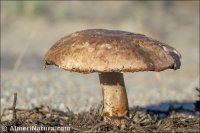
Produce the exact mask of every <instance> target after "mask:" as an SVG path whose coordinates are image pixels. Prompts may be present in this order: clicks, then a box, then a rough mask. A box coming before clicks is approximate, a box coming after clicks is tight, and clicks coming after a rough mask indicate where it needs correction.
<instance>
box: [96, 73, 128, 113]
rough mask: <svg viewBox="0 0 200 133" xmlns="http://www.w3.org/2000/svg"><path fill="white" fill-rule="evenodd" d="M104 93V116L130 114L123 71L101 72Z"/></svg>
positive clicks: (100, 77)
mask: <svg viewBox="0 0 200 133" xmlns="http://www.w3.org/2000/svg"><path fill="white" fill-rule="evenodd" d="M99 79H100V85H101V88H102V93H103V114H102V115H103V116H111V117H122V116H125V115H128V113H129V109H128V100H127V94H126V88H125V84H124V78H123V74H122V73H118V72H104V73H99Z"/></svg>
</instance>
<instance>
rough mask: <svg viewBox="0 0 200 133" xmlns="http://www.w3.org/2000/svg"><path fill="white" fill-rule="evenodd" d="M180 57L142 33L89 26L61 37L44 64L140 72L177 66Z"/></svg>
mask: <svg viewBox="0 0 200 133" xmlns="http://www.w3.org/2000/svg"><path fill="white" fill-rule="evenodd" d="M180 58H181V55H180V53H179V52H178V51H177V50H176V49H174V48H173V47H170V46H168V45H166V44H164V43H162V42H160V41H157V40H154V39H152V38H149V37H147V36H145V35H142V34H135V33H131V32H125V31H118V30H106V29H88V30H83V31H78V32H75V33H72V34H70V35H68V36H65V37H63V38H61V39H60V40H59V41H57V42H56V43H55V44H54V45H53V46H52V47H51V48H50V49H49V51H47V53H46V54H45V57H44V61H45V66H46V65H56V66H58V67H60V68H63V69H65V70H68V71H74V72H81V73H91V72H137V71H162V70H165V69H168V68H170V69H178V68H180V65H181V62H180Z"/></svg>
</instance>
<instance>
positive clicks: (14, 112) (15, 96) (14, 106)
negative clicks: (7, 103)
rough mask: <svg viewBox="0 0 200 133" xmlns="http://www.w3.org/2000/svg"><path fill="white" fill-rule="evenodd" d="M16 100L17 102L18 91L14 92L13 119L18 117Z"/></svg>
mask: <svg viewBox="0 0 200 133" xmlns="http://www.w3.org/2000/svg"><path fill="white" fill-rule="evenodd" d="M16 102H17V93H16V92H15V93H14V101H13V106H12V108H13V120H15V119H16V118H17V117H16V110H15V108H16Z"/></svg>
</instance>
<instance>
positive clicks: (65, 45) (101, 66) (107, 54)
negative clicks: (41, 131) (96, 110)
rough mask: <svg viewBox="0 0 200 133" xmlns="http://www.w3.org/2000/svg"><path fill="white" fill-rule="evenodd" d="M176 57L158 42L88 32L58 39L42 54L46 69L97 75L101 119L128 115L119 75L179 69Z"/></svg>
mask: <svg viewBox="0 0 200 133" xmlns="http://www.w3.org/2000/svg"><path fill="white" fill-rule="evenodd" d="M180 58H181V55H180V53H179V52H178V51H177V50H176V49H174V48H173V47H170V46H168V45H166V44H164V43H162V42H160V41H157V40H154V39H152V38H149V37H147V36H145V35H142V34H135V33H131V32H125V31H118V30H106V29H88V30H83V31H78V32H75V33H72V34H70V35H68V36H65V37H63V38H61V39H60V40H59V41H58V42H56V43H55V44H54V45H53V46H52V47H51V48H50V49H49V51H48V52H47V53H46V54H45V57H44V61H45V66H46V65H56V66H58V67H60V68H62V69H64V70H67V71H73V72H79V73H92V72H98V74H99V79H100V85H101V89H102V93H103V113H102V115H103V116H110V117H123V116H126V115H128V114H129V107H128V100H127V93H126V88H125V84H124V78H123V72H138V71H157V72H159V71H163V70H165V69H179V68H180V65H181V62H180Z"/></svg>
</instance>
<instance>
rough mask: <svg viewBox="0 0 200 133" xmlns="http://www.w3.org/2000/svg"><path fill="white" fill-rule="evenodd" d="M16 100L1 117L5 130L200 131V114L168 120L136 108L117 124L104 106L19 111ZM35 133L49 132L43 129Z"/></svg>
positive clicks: (182, 114)
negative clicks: (104, 111)
mask: <svg viewBox="0 0 200 133" xmlns="http://www.w3.org/2000/svg"><path fill="white" fill-rule="evenodd" d="M16 100H17V94H16V93H15V94H14V102H13V107H12V108H7V109H4V111H3V113H2V114H1V124H0V126H1V130H2V131H5V132H9V131H13V127H31V126H35V127H67V129H68V130H66V131H67V132H192V133H194V132H200V130H199V122H200V118H199V116H198V115H197V113H195V114H193V115H190V114H189V113H186V112H182V111H181V110H179V111H177V110H170V111H169V112H168V113H167V114H166V117H165V118H161V117H159V112H155V111H154V112H151V111H147V110H145V109H142V108H139V107H135V108H132V109H130V114H129V116H126V117H123V118H119V119H120V120H123V123H122V124H116V123H115V122H114V121H115V120H116V118H110V117H107V118H106V121H105V118H103V117H102V116H101V111H102V104H100V105H99V106H98V107H97V108H91V109H90V110H89V111H88V112H81V113H74V112H73V111H71V110H70V109H69V108H67V109H68V111H66V112H62V111H59V110H55V109H51V108H50V107H48V106H45V105H42V106H40V107H35V108H33V109H19V108H16ZM198 111H199V110H198ZM40 129H41V128H40ZM2 131H1V132H2ZM48 131H49V130H48ZM50 131H51V132H63V131H61V130H50ZM66 131H65V132H66ZM34 132H47V131H45V130H44V128H43V129H41V130H36V131H34Z"/></svg>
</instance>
